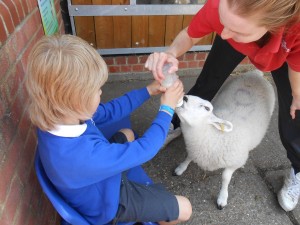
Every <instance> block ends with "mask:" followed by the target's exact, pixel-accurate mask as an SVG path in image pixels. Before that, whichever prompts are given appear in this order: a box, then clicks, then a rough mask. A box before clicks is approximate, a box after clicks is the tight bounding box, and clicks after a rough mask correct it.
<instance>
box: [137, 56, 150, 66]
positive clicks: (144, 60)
mask: <svg viewBox="0 0 300 225" xmlns="http://www.w3.org/2000/svg"><path fill="white" fill-rule="evenodd" d="M148 56H149V55H140V56H138V59H139V61H138V63H141V64H145V62H146V61H147V59H148Z"/></svg>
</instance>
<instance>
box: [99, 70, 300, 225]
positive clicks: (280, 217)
mask: <svg viewBox="0 0 300 225" xmlns="http://www.w3.org/2000/svg"><path fill="white" fill-rule="evenodd" d="M197 73H198V72H197ZM197 73H195V71H191V72H189V71H186V72H185V73H184V74H180V75H181V76H180V78H181V80H182V81H183V83H184V86H185V90H186V91H188V90H189V89H190V88H191V86H192V85H193V84H194V82H195V80H196V78H197V77H196V74H197ZM267 78H268V79H269V80H270V82H271V83H272V79H271V78H270V77H269V76H267ZM151 79H152V76H151V75H150V74H129V75H127V76H119V78H118V77H117V76H111V77H110V78H109V82H108V83H106V84H105V85H104V87H103V96H102V99H103V101H104V102H105V101H107V100H109V99H112V98H114V97H117V96H120V95H122V94H124V93H126V92H127V91H130V90H132V89H136V88H141V87H144V86H146V85H147V84H149V83H150V82H151ZM158 108H159V97H154V98H152V99H150V100H149V101H147V102H146V103H145V104H144V105H143V106H142V107H140V108H139V109H138V110H136V111H135V112H134V113H133V114H132V118H131V119H132V127H133V129H134V130H135V131H136V132H137V133H138V134H139V135H142V134H143V133H144V131H145V130H146V129H147V128H148V127H149V126H150V124H151V122H152V120H153V119H154V117H155V115H156V113H157V111H158ZM277 111H278V109H277V106H276V109H275V112H274V114H273V116H272V119H271V124H270V127H269V129H268V132H267V134H266V136H265V138H264V139H263V141H262V142H261V144H260V145H259V146H258V147H257V148H256V149H254V150H253V151H251V152H250V156H249V159H248V161H247V163H246V165H245V166H244V168H240V169H239V170H237V171H236V172H235V173H234V175H233V177H232V180H231V183H230V185H229V198H228V205H227V206H226V207H225V208H224V209H223V210H218V209H217V207H216V199H217V195H218V192H219V189H220V186H221V173H222V170H217V171H213V172H205V171H203V170H201V169H200V168H199V167H198V166H197V165H196V164H195V163H191V164H190V165H189V167H188V169H187V170H186V171H185V173H184V174H183V175H182V176H179V177H177V176H172V172H173V170H174V169H175V167H176V166H177V165H178V164H179V163H180V162H182V161H183V160H184V158H185V157H186V152H185V145H184V141H183V138H182V136H181V137H179V138H178V139H176V140H175V141H173V142H172V143H170V144H169V145H168V146H167V147H166V148H165V149H162V150H160V152H159V153H158V154H157V155H156V156H155V157H154V158H153V159H152V160H151V161H149V162H147V163H146V164H145V165H143V167H144V169H145V170H146V171H147V173H148V174H149V176H150V177H151V178H152V179H153V180H154V181H155V182H161V183H163V184H164V185H165V186H166V187H167V189H168V190H170V191H171V192H173V193H175V194H178V195H184V196H187V197H188V198H189V199H190V201H191V203H192V206H193V215H192V218H191V219H190V220H189V221H188V222H186V223H183V224H185V225H299V224H300V206H299V205H298V206H297V208H296V209H295V210H294V211H293V212H289V213H286V212H285V211H284V210H282V209H281V207H280V206H279V204H278V202H277V197H276V193H277V192H278V190H279V189H280V188H281V186H282V183H283V179H284V176H285V175H286V174H288V173H289V168H290V163H289V160H288V159H287V158H286V152H285V149H284V148H283V146H282V145H281V142H280V138H279V134H278V129H277V124H278V121H277V115H278V112H277ZM253 132H255V131H253Z"/></svg>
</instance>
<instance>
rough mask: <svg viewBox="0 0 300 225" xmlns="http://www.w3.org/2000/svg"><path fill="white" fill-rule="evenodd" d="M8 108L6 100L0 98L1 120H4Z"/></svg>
mask: <svg viewBox="0 0 300 225" xmlns="http://www.w3.org/2000/svg"><path fill="white" fill-rule="evenodd" d="M6 107H7V106H6V103H5V102H4V100H2V99H1V96H0V119H2V117H3V116H4V114H5V112H6ZM0 147H1V145H0ZM0 149H1V148H0Z"/></svg>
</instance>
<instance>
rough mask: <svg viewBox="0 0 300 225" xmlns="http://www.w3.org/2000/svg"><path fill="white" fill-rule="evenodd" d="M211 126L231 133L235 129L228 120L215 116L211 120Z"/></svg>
mask: <svg viewBox="0 0 300 225" xmlns="http://www.w3.org/2000/svg"><path fill="white" fill-rule="evenodd" d="M209 124H211V125H213V126H214V127H215V128H217V129H218V130H220V131H222V132H230V131H232V129H233V125H232V123H230V122H229V121H227V120H223V119H220V118H218V117H216V116H215V115H213V114H212V115H211V117H210V118H209Z"/></svg>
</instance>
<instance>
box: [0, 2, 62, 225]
mask: <svg viewBox="0 0 300 225" xmlns="http://www.w3.org/2000/svg"><path fill="white" fill-rule="evenodd" d="M55 3H56V12H57V15H58V19H59V24H60V30H62V28H63V24H62V19H61V16H60V15H61V13H60V6H59V0H55ZM43 35H44V32H43V28H42V24H41V17H40V14H39V11H38V8H37V0H2V1H0V118H1V120H0V224H1V225H48V224H49V225H50V224H59V222H58V221H59V217H58V216H57V214H56V213H55V211H54V210H53V208H52V206H51V204H50V203H49V201H48V200H47V199H46V197H45V196H44V195H43V193H42V190H41V188H40V185H39V183H38V181H37V179H36V176H35V172H34V169H33V159H34V151H35V147H36V138H35V131H34V128H33V126H32V125H31V123H30V121H29V119H28V117H27V114H26V110H27V108H28V97H27V93H26V90H25V87H24V76H25V72H24V71H25V70H26V63H27V56H28V53H29V51H30V49H31V48H32V46H33V44H34V43H35V42H36V41H37V40H38V39H40V38H41V37H42V36H43Z"/></svg>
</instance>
